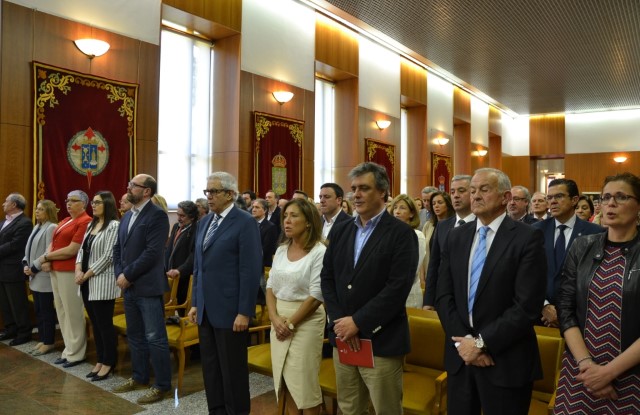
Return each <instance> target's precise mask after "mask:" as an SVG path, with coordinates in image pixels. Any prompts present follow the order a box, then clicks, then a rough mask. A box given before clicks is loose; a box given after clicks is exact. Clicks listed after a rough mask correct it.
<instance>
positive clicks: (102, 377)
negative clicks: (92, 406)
mask: <svg viewBox="0 0 640 415" xmlns="http://www.w3.org/2000/svg"><path fill="white" fill-rule="evenodd" d="M111 372H113V366H111V367H110V368H109V371H108V372H107V373H105V374H104V375H98V374H97V373H96V375H95V376H94V377H92V378H91V382H100V381H101V380H105V379H106V378H108V377H109V375H110V374H111Z"/></svg>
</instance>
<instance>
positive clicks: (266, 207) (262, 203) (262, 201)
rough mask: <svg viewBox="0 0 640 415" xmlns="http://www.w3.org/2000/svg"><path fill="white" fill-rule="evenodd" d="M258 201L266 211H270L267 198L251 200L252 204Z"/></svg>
mask: <svg viewBox="0 0 640 415" xmlns="http://www.w3.org/2000/svg"><path fill="white" fill-rule="evenodd" d="M256 202H257V203H260V205H261V206H262V209H264V211H265V212H268V211H269V204H268V203H267V201H266V200H264V199H260V198H257V199H253V200H252V201H251V204H252V205H253V204H254V203H256ZM249 207H251V206H249Z"/></svg>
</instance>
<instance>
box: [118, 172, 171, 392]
mask: <svg viewBox="0 0 640 415" xmlns="http://www.w3.org/2000/svg"><path fill="white" fill-rule="evenodd" d="M157 188H158V185H157V184H156V181H155V179H154V178H153V177H151V176H149V175H147V174H139V175H137V176H135V177H134V178H133V179H131V181H130V182H129V185H128V187H127V199H128V200H129V202H131V204H132V205H133V207H132V208H131V210H130V211H128V212H127V213H126V214H125V215H124V217H123V218H122V221H121V222H120V227H119V229H118V239H117V241H116V244H115V246H114V247H113V267H114V274H115V275H117V277H116V278H117V279H116V283H117V284H118V286H119V287H120V288H121V289H122V291H123V293H124V294H123V296H124V314H125V318H126V320H127V341H128V343H129V350H131V368H132V370H133V375H132V377H131V378H130V379H128V380H126V381H125V382H124V383H122V384H120V385H119V386H117V387H116V388H115V389H114V390H113V391H114V392H116V393H121V392H129V391H132V390H134V389H138V388H140V387H144V385H146V384H148V383H149V361H151V366H152V367H153V373H155V376H156V379H155V383H154V384H153V386H151V388H149V390H148V391H147V393H146V394H145V395H144V396H142V397H140V398H139V399H138V403H139V404H148V403H153V402H157V401H159V400H161V399H163V398H164V396H165V395H166V393H167V392H169V391H170V390H171V359H170V355H169V342H168V340H167V330H166V328H165V321H164V300H163V294H164V292H165V291H167V290H168V289H169V284H168V283H167V277H166V276H165V273H164V246H165V242H166V240H167V236H168V235H169V220H168V218H167V214H166V213H165V212H164V210H162V208H161V207H159V206H156V205H154V204H153V203H151V197H153V195H154V194H155V193H156V189H157Z"/></svg>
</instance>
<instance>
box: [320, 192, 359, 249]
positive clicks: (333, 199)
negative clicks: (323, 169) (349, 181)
mask: <svg viewBox="0 0 640 415" xmlns="http://www.w3.org/2000/svg"><path fill="white" fill-rule="evenodd" d="M343 198H344V190H342V187H340V186H339V185H338V184H336V183H325V184H323V185H322V186H320V213H321V214H322V237H323V238H325V239H326V238H327V236H329V231H331V228H332V227H333V225H334V224H335V223H340V222H344V221H346V220H350V219H353V217H351V216H349V215H347V214H346V213H344V211H343V210H342V199H343Z"/></svg>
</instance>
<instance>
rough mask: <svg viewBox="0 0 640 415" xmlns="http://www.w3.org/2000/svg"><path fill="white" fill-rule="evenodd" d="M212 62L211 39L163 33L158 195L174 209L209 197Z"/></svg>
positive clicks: (164, 31) (161, 47)
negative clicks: (207, 185)
mask: <svg viewBox="0 0 640 415" xmlns="http://www.w3.org/2000/svg"><path fill="white" fill-rule="evenodd" d="M212 63H213V50H212V48H211V44H210V43H208V42H206V41H200V40H197V39H195V38H193V37H190V36H185V35H181V34H178V33H175V32H173V31H170V30H163V31H162V34H161V46H160V105H159V123H158V193H159V194H160V195H162V196H164V198H165V199H166V200H167V203H168V205H169V208H170V209H175V208H176V207H177V205H178V203H179V202H181V201H183V200H195V199H197V198H200V197H204V196H203V194H202V189H204V188H205V187H206V177H207V175H208V174H209V166H210V165H211V163H210V160H211V148H212V137H211V131H212V128H211V119H212V117H211V115H212V114H211V112H212V105H211V97H212V95H213V94H212V90H211V89H212V82H211V81H212V68H213V65H212Z"/></svg>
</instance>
